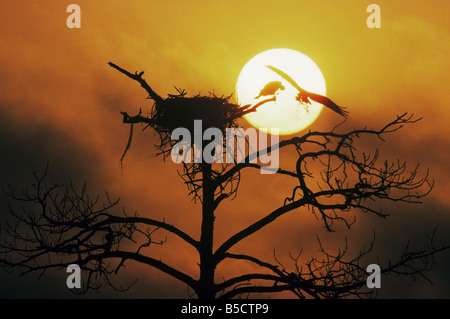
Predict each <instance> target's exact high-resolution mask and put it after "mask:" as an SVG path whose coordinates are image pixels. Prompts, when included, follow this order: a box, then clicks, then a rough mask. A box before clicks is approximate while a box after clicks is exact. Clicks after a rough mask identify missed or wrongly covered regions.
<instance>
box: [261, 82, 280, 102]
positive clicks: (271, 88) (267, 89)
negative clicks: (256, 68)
mask: <svg viewBox="0 0 450 319" xmlns="http://www.w3.org/2000/svg"><path fill="white" fill-rule="evenodd" d="M284 89H285V87H284V86H283V84H281V82H280V81H272V82H269V83H267V84H266V85H265V86H264V87H263V88H262V90H261V91H260V92H259V95H258V96H257V97H255V100H256V99H259V98H260V97H261V96H267V95H275V93H277V91H278V90H284Z"/></svg>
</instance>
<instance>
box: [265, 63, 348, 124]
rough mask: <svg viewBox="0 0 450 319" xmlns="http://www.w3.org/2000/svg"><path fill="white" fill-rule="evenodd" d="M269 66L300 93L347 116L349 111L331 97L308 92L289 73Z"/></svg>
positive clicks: (268, 66)
mask: <svg viewBox="0 0 450 319" xmlns="http://www.w3.org/2000/svg"><path fill="white" fill-rule="evenodd" d="M266 67H267V68H269V69H270V70H272V71H273V72H275V73H276V74H278V75H279V76H281V77H282V78H283V79H285V80H286V81H288V82H289V83H290V84H291V85H292V86H293V87H295V88H296V89H297V90H298V91H299V92H300V93H302V94H303V95H306V96H308V97H309V98H310V99H312V100H314V101H316V102H318V103H320V104H323V105H325V106H326V107H328V108H330V109H331V110H333V111H335V112H336V113H338V114H340V115H342V116H344V117H347V113H348V112H347V111H345V109H344V108H343V107H341V106H339V105H337V104H336V103H334V102H333V101H331V100H330V99H329V98H327V97H326V96H323V95H320V94H315V93H311V92H308V91H306V90H304V89H302V88H301V87H300V86H299V85H298V84H297V82H295V81H294V80H293V79H292V78H291V77H290V76H289V75H287V74H286V73H285V72H284V71H281V70H280V69H277V68H276V67H274V66H271V65H266Z"/></svg>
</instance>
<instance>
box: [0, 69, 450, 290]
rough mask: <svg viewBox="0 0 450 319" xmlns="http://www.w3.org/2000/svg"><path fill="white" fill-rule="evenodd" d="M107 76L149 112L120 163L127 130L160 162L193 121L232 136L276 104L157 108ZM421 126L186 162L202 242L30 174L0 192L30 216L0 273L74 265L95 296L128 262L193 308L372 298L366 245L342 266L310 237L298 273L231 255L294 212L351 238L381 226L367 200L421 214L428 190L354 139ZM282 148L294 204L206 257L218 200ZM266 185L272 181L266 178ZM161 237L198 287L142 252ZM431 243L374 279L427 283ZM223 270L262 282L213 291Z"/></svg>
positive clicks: (191, 102)
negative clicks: (142, 134)
mask: <svg viewBox="0 0 450 319" xmlns="http://www.w3.org/2000/svg"><path fill="white" fill-rule="evenodd" d="M109 65H110V66H111V67H113V68H115V69H116V70H118V71H120V72H121V73H123V74H125V75H126V76H128V77H129V78H131V79H133V80H135V81H137V82H138V83H139V84H140V85H141V86H142V87H143V88H144V90H145V91H146V92H147V93H148V97H149V99H151V100H153V102H154V103H153V105H152V107H151V111H150V114H149V116H144V115H143V114H142V112H141V111H140V112H139V113H138V114H137V115H135V116H130V115H128V113H126V112H123V113H122V115H123V122H124V123H126V124H128V125H130V128H131V131H130V136H129V141H128V145H127V147H126V149H125V152H124V156H125V153H126V152H127V151H128V150H129V148H130V145H131V142H132V136H133V125H134V124H144V129H146V128H147V127H150V128H152V129H154V130H155V132H157V133H158V137H159V143H158V145H156V146H155V147H156V148H157V150H158V154H162V155H163V156H166V155H168V154H169V153H170V151H171V150H172V148H173V146H174V144H175V143H176V141H173V140H172V139H171V132H172V131H173V130H174V129H175V128H177V127H186V128H188V129H189V130H190V131H191V132H194V128H193V127H192V125H193V120H194V119H201V120H202V121H203V125H204V128H205V129H206V128H208V127H215V128H219V129H221V130H222V131H224V130H225V129H226V128H230V127H237V120H238V119H239V118H241V117H242V116H243V115H245V114H247V113H249V112H254V111H257V108H258V107H259V106H261V105H262V104H264V103H267V102H269V101H272V100H273V98H271V99H266V100H263V101H261V102H259V103H258V104H256V105H245V106H240V105H237V104H234V103H231V102H230V101H231V97H230V96H227V97H223V96H222V97H217V96H215V95H214V94H210V96H200V95H198V96H194V97H187V96H186V92H185V91H184V90H180V89H177V94H176V95H169V96H168V97H167V98H165V99H164V98H162V97H161V96H159V95H158V94H157V93H155V92H154V91H153V90H152V88H151V87H150V86H149V84H148V83H147V82H146V81H145V80H144V79H143V78H142V75H143V72H140V73H137V72H136V73H130V72H128V71H126V70H125V69H122V68H121V67H119V66H117V65H115V64H113V63H109ZM418 120H419V119H414V118H413V116H412V115H408V114H403V115H400V116H397V117H396V118H395V119H394V120H393V121H392V122H390V123H388V124H387V125H385V126H384V127H382V128H379V129H367V128H363V129H355V130H351V131H348V132H343V133H342V132H338V128H335V129H333V130H331V131H330V132H313V131H310V132H308V133H306V134H304V135H303V136H299V137H293V138H289V139H285V140H282V141H280V142H279V143H277V144H276V145H272V146H269V147H268V148H266V149H263V150H256V151H255V152H253V153H249V154H248V155H247V157H246V158H245V160H244V161H235V162H234V163H221V164H218V163H214V164H209V163H206V162H204V161H203V162H199V163H195V162H194V163H183V164H182V167H183V168H182V171H181V172H180V176H181V177H182V179H183V181H184V183H185V184H186V185H187V188H188V191H189V196H192V197H193V199H195V200H199V201H200V203H201V207H202V209H201V216H202V223H201V229H200V234H199V237H198V239H197V238H196V237H195V236H192V235H190V234H187V233H186V232H184V231H183V230H181V229H180V228H178V227H176V226H174V225H172V224H168V223H166V222H165V221H158V220H154V219H151V218H144V217H140V216H138V215H137V214H135V215H128V214H127V213H126V211H125V210H124V209H123V210H122V211H120V210H119V208H118V200H111V199H109V197H107V200H106V202H105V203H101V202H100V201H99V198H98V197H96V198H94V199H92V198H90V196H89V195H88V192H87V191H86V187H82V188H81V189H80V190H77V189H76V188H74V187H73V186H72V185H58V184H48V183H46V181H45V176H46V172H44V173H43V174H35V176H34V177H35V179H34V183H33V184H32V185H31V188H28V189H27V190H24V191H22V192H21V193H20V194H18V193H17V192H15V191H14V190H13V189H11V188H8V189H6V190H5V191H6V192H7V193H8V195H9V196H10V197H11V198H13V199H15V200H18V201H21V202H27V203H31V204H32V206H31V207H28V208H27V209H23V210H17V209H15V208H14V207H12V206H11V207H10V213H11V215H12V218H11V219H10V220H9V221H8V223H7V224H6V225H5V227H4V229H5V235H6V239H5V240H4V242H3V243H2V244H1V246H0V248H1V255H0V256H1V258H0V264H1V265H2V266H4V267H6V268H7V269H10V270H12V269H15V268H19V269H21V271H22V273H23V274H27V273H29V272H41V273H42V274H43V273H44V272H45V271H46V270H47V269H50V268H65V267H67V266H68V265H70V264H78V265H79V266H80V268H81V269H82V270H84V271H85V272H86V274H87V276H85V277H84V278H86V280H85V283H84V289H83V291H86V290H88V289H97V288H99V281H100V280H101V279H102V280H106V282H107V283H108V284H110V285H111V286H113V287H115V288H116V289H123V288H122V287H117V285H115V284H114V283H113V282H112V280H111V276H112V275H114V274H117V273H118V271H119V270H121V269H122V268H123V266H124V265H125V263H127V262H128V261H135V262H139V263H143V264H146V265H148V266H150V267H153V268H156V269H158V270H160V271H162V272H164V273H166V274H168V275H170V276H172V277H174V278H176V279H178V280H180V281H181V282H183V283H184V284H186V285H187V286H188V287H189V288H190V289H192V290H193V291H194V292H195V294H196V297H197V298H200V299H213V298H233V297H237V296H245V295H247V294H252V293H276V292H281V291H290V292H292V293H293V294H295V295H296V296H298V297H299V298H307V297H312V298H342V297H348V296H359V297H364V296H369V295H371V294H372V292H373V290H370V289H368V288H367V286H366V278H367V272H366V269H365V267H364V263H363V258H364V257H365V256H366V255H367V254H368V253H369V252H371V250H372V245H370V246H369V247H368V248H366V249H364V248H363V249H362V250H361V251H360V253H359V254H357V255H356V256H353V257H350V256H347V255H348V253H347V247H344V248H343V249H342V250H340V251H339V252H337V253H330V252H328V251H327V250H326V249H325V248H324V246H323V245H322V242H321V241H320V239H319V238H318V242H319V245H320V251H319V253H320V257H315V258H312V259H310V260H306V261H303V262H302V261H301V259H300V255H298V256H291V258H292V265H291V266H290V267H288V266H286V265H283V264H282V263H280V262H279V261H278V260H277V259H276V257H275V258H274V260H273V261H267V260H262V259H260V258H257V257H256V256H251V255H246V254H237V253H233V247H234V246H235V245H236V244H238V243H240V242H241V241H243V240H244V239H247V238H249V237H250V236H252V235H253V234H254V233H256V232H258V231H259V230H261V229H263V228H264V227H266V226H267V225H269V224H271V223H273V222H275V221H276V219H277V218H279V217H280V216H282V215H284V214H287V213H294V212H296V211H298V209H299V208H306V209H308V210H310V211H311V212H312V213H313V214H315V215H316V216H317V217H319V218H320V219H321V221H322V223H323V226H324V228H325V229H326V230H327V231H330V232H332V231H334V230H335V223H343V224H345V225H346V226H347V227H348V228H350V227H351V225H352V224H353V223H354V221H355V219H354V216H355V212H356V211H358V210H362V211H364V212H368V213H372V214H376V215H378V216H380V217H386V216H387V215H386V214H385V213H383V212H382V211H381V210H377V209H375V208H373V207H372V206H371V205H370V204H371V203H372V202H373V201H374V200H387V201H400V202H406V203H418V202H419V201H420V199H421V198H422V197H423V196H426V195H427V194H428V193H429V191H431V189H432V183H430V182H429V181H428V173H427V172H426V173H424V176H422V177H420V176H419V173H420V172H419V166H416V167H414V168H413V169H412V170H408V168H407V166H406V163H404V162H401V161H394V162H388V161H380V159H379V153H378V151H377V150H375V151H374V152H372V153H365V152H362V151H359V150H358V147H356V141H358V140H361V139H364V138H366V137H371V136H372V137H376V138H378V139H381V140H383V138H384V136H385V135H387V134H390V133H394V132H396V131H397V130H399V129H400V128H401V127H403V126H404V125H407V124H413V123H415V122H417V121H418ZM224 143H225V141H224ZM287 148H293V149H295V150H296V151H297V154H298V156H297V160H296V165H295V167H289V168H288V167H280V168H279V169H278V170H277V172H276V174H279V175H282V176H284V177H285V178H286V179H291V180H293V181H295V183H296V186H295V187H294V188H293V189H292V194H291V196H290V197H288V198H286V199H285V201H284V204H283V205H282V206H281V207H279V208H277V209H275V210H273V211H269V212H267V213H266V214H265V215H264V217H262V218H261V219H259V220H257V221H256V222H254V223H253V224H251V225H249V226H248V227H245V228H244V229H242V230H240V231H239V232H237V233H235V234H234V235H232V236H230V237H229V238H228V239H226V240H225V241H224V242H223V243H221V244H219V245H218V246H217V247H218V248H217V249H216V250H214V249H213V247H214V246H213V243H214V226H215V224H214V222H215V211H216V209H217V207H218V206H219V205H220V204H221V203H222V201H224V200H226V199H230V198H233V197H235V196H236V195H237V190H238V187H239V181H240V178H241V172H243V171H244V170H251V169H261V168H262V164H258V163H256V162H255V161H252V160H251V159H255V158H259V157H260V156H262V155H264V154H268V153H270V152H273V151H274V150H279V151H282V150H284V149H287ZM122 160H123V156H122ZM264 178H269V177H268V176H267V175H266V176H265V177H264ZM181 219H182V217H180V222H181ZM162 232H166V233H171V234H173V235H175V236H178V237H179V238H180V239H182V240H183V241H184V242H185V243H186V245H189V246H192V247H193V248H194V249H195V250H196V251H197V252H198V255H199V274H198V276H196V277H193V276H190V275H188V274H186V273H184V272H183V270H180V269H175V268H174V267H172V266H170V265H168V264H167V263H165V262H163V261H161V260H159V259H156V258H152V257H151V256H149V255H148V254H146V253H145V247H148V246H150V245H154V244H157V245H162V244H164V243H165V237H164V236H162V237H161V236H159V235H158V234H161V233H162ZM433 238H434V236H431V237H430V238H429V244H428V245H427V246H426V247H424V248H423V249H422V250H418V251H417V250H416V251H412V250H410V249H408V248H405V250H404V251H403V254H402V255H401V256H400V257H399V259H398V260H397V261H395V262H389V263H388V264H386V265H382V270H381V272H382V273H385V274H387V273H396V274H402V275H407V276H413V277H414V276H417V275H424V272H425V271H426V270H429V269H430V267H431V266H432V264H433V259H432V257H433V256H434V254H436V253H437V252H439V251H442V250H444V249H447V248H448V246H440V247H436V246H435V244H434V241H433ZM372 244H373V243H372ZM227 259H233V260H237V261H240V262H242V263H252V264H254V265H256V266H258V269H260V271H258V272H255V273H248V274H243V275H239V276H236V277H232V278H228V279H224V280H222V281H216V279H215V270H216V267H217V266H218V265H219V264H220V263H221V262H223V261H224V260H227ZM126 288H127V287H126ZM126 288H125V289H126Z"/></svg>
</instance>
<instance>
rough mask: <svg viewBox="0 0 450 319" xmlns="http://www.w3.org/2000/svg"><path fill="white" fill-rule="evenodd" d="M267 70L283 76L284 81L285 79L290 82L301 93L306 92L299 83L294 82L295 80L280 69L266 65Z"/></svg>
mask: <svg viewBox="0 0 450 319" xmlns="http://www.w3.org/2000/svg"><path fill="white" fill-rule="evenodd" d="M266 67H267V68H269V69H270V70H272V71H273V72H275V73H276V74H278V75H279V76H281V77H282V78H283V79H285V80H286V81H288V82H289V83H290V84H291V85H292V86H293V87H295V88H296V89H297V90H298V91H299V92H305V90H303V89H302V88H301V87H300V86H299V85H298V84H297V82H295V81H294V79H292V78H291V77H290V76H289V75H287V74H286V73H285V72H283V71H281V70H280V69H277V68H276V67H274V66H271V65H266Z"/></svg>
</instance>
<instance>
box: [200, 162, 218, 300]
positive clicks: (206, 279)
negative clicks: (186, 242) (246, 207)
mask: <svg viewBox="0 0 450 319" xmlns="http://www.w3.org/2000/svg"><path fill="white" fill-rule="evenodd" d="M202 175H203V176H202V179H203V180H202V183H203V203H202V226H201V235H200V280H199V288H198V289H197V296H198V298H199V299H214V298H215V292H214V271H215V268H216V265H215V262H214V260H213V237H214V236H213V235H214V219H215V217H214V189H213V187H212V180H211V164H208V163H202Z"/></svg>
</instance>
